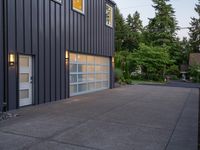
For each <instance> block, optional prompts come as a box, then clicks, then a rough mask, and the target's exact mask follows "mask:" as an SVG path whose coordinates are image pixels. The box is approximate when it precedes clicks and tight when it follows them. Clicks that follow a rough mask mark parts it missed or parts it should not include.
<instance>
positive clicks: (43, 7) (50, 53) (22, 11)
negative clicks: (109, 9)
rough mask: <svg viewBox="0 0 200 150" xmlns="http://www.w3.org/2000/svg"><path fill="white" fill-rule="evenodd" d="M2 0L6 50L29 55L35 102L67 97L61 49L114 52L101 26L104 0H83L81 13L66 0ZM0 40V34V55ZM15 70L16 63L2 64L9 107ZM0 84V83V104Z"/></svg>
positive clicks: (14, 93) (108, 30)
mask: <svg viewBox="0 0 200 150" xmlns="http://www.w3.org/2000/svg"><path fill="white" fill-rule="evenodd" d="M3 1H4V2H5V3H6V5H5V6H6V7H4V9H5V13H7V17H6V19H7V24H8V25H7V28H8V30H7V32H6V35H7V36H8V43H5V44H6V46H7V47H8V48H7V52H8V53H9V52H15V53H16V54H25V55H32V56H33V58H34V77H33V80H34V103H35V104H41V103H45V102H50V101H56V100H60V99H64V98H66V97H68V93H67V91H68V87H67V86H66V85H67V83H66V81H67V80H66V62H65V51H66V50H69V51H71V52H79V53H85V54H95V55H100V56H107V57H111V56H112V55H113V53H114V36H113V35H114V29H113V28H110V27H107V26H106V25H105V4H106V1H105V0H85V14H80V13H78V12H76V11H74V10H72V8H71V6H72V3H71V0H64V1H63V4H62V5H60V4H58V3H55V2H54V1H51V0H1V2H3ZM113 6H114V5H113ZM0 7H2V6H1V4H0ZM0 10H3V9H2V8H0ZM1 13H2V12H0V17H1V18H2V16H3V14H1ZM1 18H0V19H1ZM1 23H2V21H1V22H0V30H1V29H2V27H1V26H2V24H1ZM2 42H3V38H2V35H1V32H0V49H1V51H0V56H2V49H3V48H1V47H2ZM111 43H113V44H111ZM1 58H2V57H1ZM0 61H1V62H0V71H1V70H2V68H3V67H2V66H3V65H2V64H3V62H2V59H0ZM17 63H18V62H16V64H17ZM17 71H18V68H17V65H15V67H9V68H8V95H7V97H8V100H9V109H15V108H17V105H18V102H17V100H18V96H17V95H18V94H17V93H18V91H17V89H18V75H17ZM1 72H2V71H1ZM2 77H3V76H2V74H1V75H0V83H2V82H1V81H2ZM2 88H3V87H2V85H0V102H2V100H1V99H2V97H3V96H2V91H3V89H2Z"/></svg>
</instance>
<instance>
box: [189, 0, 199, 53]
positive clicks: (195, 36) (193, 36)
mask: <svg viewBox="0 0 200 150" xmlns="http://www.w3.org/2000/svg"><path fill="white" fill-rule="evenodd" d="M195 11H196V13H197V15H198V16H197V18H195V17H193V18H191V19H192V21H191V23H190V25H191V28H190V34H189V35H190V44H191V48H192V52H200V0H198V4H196V7H195Z"/></svg>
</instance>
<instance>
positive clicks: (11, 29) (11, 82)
mask: <svg viewBox="0 0 200 150" xmlns="http://www.w3.org/2000/svg"><path fill="white" fill-rule="evenodd" d="M6 3H7V7H8V8H7V17H8V18H7V25H8V27H7V28H8V32H7V36H8V53H10V52H14V51H15V50H16V1H13V0H7V1H6ZM16 69H17V68H16V67H9V69H8V93H9V97H8V104H9V109H15V108H16V107H17V101H16V100H17V90H16V89H17V84H16V83H17V74H16V72H17V71H16Z"/></svg>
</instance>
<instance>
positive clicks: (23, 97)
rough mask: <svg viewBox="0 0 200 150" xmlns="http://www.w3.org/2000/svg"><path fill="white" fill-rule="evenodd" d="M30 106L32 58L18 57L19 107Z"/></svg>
mask: <svg viewBox="0 0 200 150" xmlns="http://www.w3.org/2000/svg"><path fill="white" fill-rule="evenodd" d="M27 105H32V58H31V57H30V56H25V55H20V56H19V106H20V107H22V106H27Z"/></svg>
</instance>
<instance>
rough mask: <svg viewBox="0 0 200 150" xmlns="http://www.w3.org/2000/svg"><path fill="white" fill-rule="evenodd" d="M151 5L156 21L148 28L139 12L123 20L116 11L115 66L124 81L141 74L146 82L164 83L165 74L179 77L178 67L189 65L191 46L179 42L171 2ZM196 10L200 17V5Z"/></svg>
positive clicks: (151, 20) (159, 1) (163, 0)
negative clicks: (161, 81)
mask: <svg viewBox="0 0 200 150" xmlns="http://www.w3.org/2000/svg"><path fill="white" fill-rule="evenodd" d="M152 2H153V6H152V7H153V8H154V9H155V17H154V18H150V19H149V24H148V25H147V26H145V27H143V25H142V21H141V19H140V13H139V12H137V11H136V12H135V13H133V14H129V15H128V16H127V18H126V19H124V18H123V16H122V15H121V13H120V11H119V9H118V8H117V9H116V14H115V19H116V37H115V42H116V50H117V53H116V56H115V59H116V61H115V64H116V67H117V68H118V69H120V70H121V71H122V73H123V77H124V79H130V78H133V74H134V72H138V70H141V76H142V78H143V79H149V80H163V79H164V77H165V75H166V73H167V74H169V73H170V74H174V75H178V74H179V66H180V65H181V64H185V63H187V62H188V55H189V52H190V49H189V42H188V40H187V39H186V38H184V39H183V40H182V41H181V40H180V39H179V38H177V35H176V32H177V30H178V26H177V20H176V17H175V10H174V9H173V7H172V5H171V4H170V0H152ZM199 2H200V0H199ZM197 8H198V9H197ZM197 8H196V11H197V12H198V13H199V12H200V10H199V8H200V7H199V5H197ZM193 20H195V21H196V19H193ZM198 21H199V20H198ZM198 25H199V24H198ZM197 27H199V26H197ZM198 29H199V28H198ZM195 31H196V30H195ZM199 33H200V32H199ZM118 72H119V71H118ZM139 72H140V71H139ZM134 75H135V74H134Z"/></svg>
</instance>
